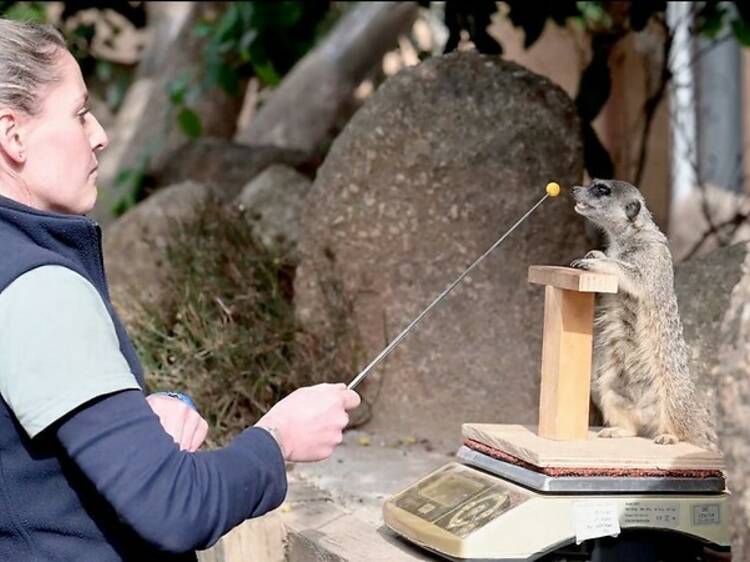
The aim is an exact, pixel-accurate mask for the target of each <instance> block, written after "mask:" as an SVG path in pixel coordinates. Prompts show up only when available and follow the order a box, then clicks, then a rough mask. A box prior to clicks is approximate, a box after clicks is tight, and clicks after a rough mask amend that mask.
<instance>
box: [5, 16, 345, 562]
mask: <svg viewBox="0 0 750 562" xmlns="http://www.w3.org/2000/svg"><path fill="white" fill-rule="evenodd" d="M86 101H87V92H86V86H85V83H84V81H83V78H82V76H81V71H80V69H79V67H78V64H77V63H76V61H75V59H74V58H73V57H72V56H71V55H70V53H69V52H68V51H67V50H66V48H65V45H64V42H63V40H62V38H61V36H60V35H59V33H57V32H56V31H55V30H54V29H52V28H49V27H45V26H39V25H34V24H23V23H18V22H11V21H7V20H2V19H0V244H1V246H0V247H1V248H2V250H1V251H0V396H1V397H2V400H0V560H13V561H16V560H19V561H20V560H71V561H72V560H75V561H79V560H96V561H97V562H107V561H114V560H138V561H141V560H149V561H150V560H177V559H180V560H183V559H188V560H191V559H195V554H194V550H195V549H198V548H205V547H207V546H209V545H211V544H213V543H214V542H215V541H216V540H218V538H219V537H221V536H222V535H223V534H224V533H225V532H227V531H228V530H229V529H231V528H232V527H234V526H235V525H237V524H239V523H240V522H242V521H243V520H244V519H246V518H248V517H252V516H257V515H260V514H262V513H265V512H266V511H268V510H270V509H273V508H275V507H276V506H278V505H279V504H280V503H281V501H282V500H283V498H284V496H285V494H286V476H285V470H284V460H288V461H313V460H321V459H324V458H327V457H328V456H330V454H331V453H332V452H333V450H334V448H335V446H336V445H337V444H338V443H339V442H340V441H341V432H342V430H343V428H344V427H345V425H346V424H347V422H348V416H347V414H346V411H347V410H350V409H352V408H354V407H356V406H357V405H358V403H359V397H358V396H357V395H356V394H355V393H354V392H352V391H349V390H346V389H345V387H344V385H328V384H324V385H317V386H314V387H308V388H303V389H299V390H297V391H295V392H294V393H292V394H290V395H289V396H288V397H286V398H285V399H284V400H282V401H280V402H279V403H278V404H276V405H275V406H274V407H273V408H272V409H271V410H270V411H269V412H268V413H267V414H266V415H265V416H264V417H263V418H262V419H261V420H260V421H259V422H258V424H257V425H256V426H255V427H251V428H248V429H246V430H245V431H243V432H242V433H241V434H240V435H238V436H237V437H236V438H235V439H234V440H233V441H232V442H231V443H230V444H229V445H228V446H227V447H225V448H224V449H220V450H217V451H210V452H193V451H195V449H197V447H198V446H199V445H200V442H201V441H202V439H203V437H205V422H203V420H202V419H201V418H200V416H198V415H197V413H195V412H194V411H193V410H192V409H191V408H189V407H188V406H186V405H185V404H184V403H183V402H182V401H180V400H179V399H175V398H172V397H170V396H164V395H160V396H152V397H149V398H148V399H147V398H146V397H145V396H144V394H143V392H142V390H141V389H142V388H143V387H144V382H143V374H142V370H141V367H140V365H139V362H138V358H137V357H136V354H135V351H134V350H133V346H132V345H131V343H130V341H129V340H128V337H127V334H126V333H125V330H124V328H123V326H122V325H121V323H120V322H119V320H118V318H117V315H116V314H115V312H114V310H113V309H112V305H111V302H110V300H109V295H108V291H107V286H106V280H105V277H104V270H103V267H102V259H101V243H100V231H99V228H98V226H97V225H96V223H94V222H93V221H91V220H90V219H88V218H86V217H85V216H84V215H85V213H87V212H89V211H90V210H91V209H92V208H93V206H94V203H95V201H96V192H97V191H96V184H95V182H96V176H97V161H96V153H97V152H98V151H100V150H102V149H104V148H106V146H107V136H106V134H105V132H104V130H103V129H102V127H101V126H100V125H99V123H98V122H97V120H96V118H95V117H94V116H93V115H92V114H91V112H90V111H89V110H88V107H87V105H86ZM160 419H161V420H162V423H163V425H162V424H160Z"/></svg>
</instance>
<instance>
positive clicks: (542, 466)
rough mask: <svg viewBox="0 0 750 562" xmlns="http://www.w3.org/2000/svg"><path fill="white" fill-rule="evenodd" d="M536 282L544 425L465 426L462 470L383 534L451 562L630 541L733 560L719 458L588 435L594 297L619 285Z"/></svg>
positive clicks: (400, 499)
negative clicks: (647, 538) (656, 539)
mask: <svg viewBox="0 0 750 562" xmlns="http://www.w3.org/2000/svg"><path fill="white" fill-rule="evenodd" d="M529 281H530V282H532V283H537V284H542V285H545V312H544V335H543V345H542V369H541V371H542V379H541V390H540V402H539V404H540V405H539V425H538V426H535V427H526V426H520V425H496V424H464V426H463V428H462V434H463V440H464V443H463V445H462V446H461V448H460V449H459V451H458V453H457V461H455V462H450V463H448V464H447V465H445V466H443V467H442V468H440V469H438V470H436V471H434V472H432V473H431V474H428V475H427V476H425V477H424V478H422V479H421V480H419V481H418V482H416V483H415V484H413V485H411V486H409V487H408V488H407V489H405V490H403V491H402V492H400V493H398V494H396V495H395V496H393V497H391V498H390V499H388V500H387V501H386V502H385V505H384V507H383V516H384V520H385V523H386V525H387V526H388V528H390V529H391V530H392V531H394V532H395V533H397V534H398V535H401V536H402V537H404V538H406V539H407V540H409V541H411V542H413V543H415V544H417V545H419V546H421V547H423V548H425V549H428V550H429V551H432V552H434V553H437V554H438V555H440V556H441V557H443V558H447V559H450V560H471V561H490V560H492V561H501V560H502V561H510V560H517V561H521V560H523V561H529V560H537V559H538V558H541V557H542V556H544V555H545V554H548V553H551V552H554V551H555V550H557V549H558V548H560V547H562V546H565V545H570V544H579V543H583V542H584V541H589V540H593V539H598V538H602V537H610V536H614V537H620V539H618V540H624V537H626V536H627V534H628V532H629V531H631V530H635V529H641V530H645V529H651V530H661V531H668V532H671V533H679V534H682V535H683V536H688V537H691V538H692V539H694V540H695V541H696V542H701V543H704V544H705V545H709V546H710V547H711V548H713V549H714V550H716V551H724V552H728V550H729V548H730V537H729V525H728V504H727V496H728V492H727V491H726V487H725V479H724V464H723V460H722V458H721V456H720V455H719V454H718V453H714V452H711V451H707V450H704V449H701V448H699V447H696V446H694V445H692V444H689V443H677V444H674V445H657V444H656V443H654V442H653V440H651V439H646V438H640V437H632V438H619V439H617V438H616V439H605V438H599V437H597V435H596V432H594V431H590V430H589V427H588V417H589V400H590V381H591V353H592V333H593V311H594V295H595V293H615V292H617V279H616V278H615V277H613V276H610V275H603V274H597V273H591V272H587V271H581V270H578V269H572V268H566V267H551V266H532V267H531V268H530V269H529ZM671 536H674V535H671ZM602 559H606V560H609V559H610V558H602ZM630 559H631V560H641V558H638V557H636V558H630ZM618 560H619V559H618Z"/></svg>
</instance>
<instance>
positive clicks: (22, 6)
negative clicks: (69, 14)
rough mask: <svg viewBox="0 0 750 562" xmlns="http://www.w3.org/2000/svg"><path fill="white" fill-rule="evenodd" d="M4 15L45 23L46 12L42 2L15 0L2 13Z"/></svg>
mask: <svg viewBox="0 0 750 562" xmlns="http://www.w3.org/2000/svg"><path fill="white" fill-rule="evenodd" d="M4 16H5V17H7V18H9V19H12V20H18V21H32V22H35V23H46V22H47V13H46V12H45V9H44V3H43V2H15V3H11V5H10V7H9V8H8V10H7V11H6V12H5V14H4Z"/></svg>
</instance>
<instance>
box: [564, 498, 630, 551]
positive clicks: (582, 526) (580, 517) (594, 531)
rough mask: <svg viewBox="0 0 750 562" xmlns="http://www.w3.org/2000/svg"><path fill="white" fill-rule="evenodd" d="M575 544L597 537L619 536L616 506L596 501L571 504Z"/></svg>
mask: <svg viewBox="0 0 750 562" xmlns="http://www.w3.org/2000/svg"><path fill="white" fill-rule="evenodd" d="M573 519H574V521H575V528H576V544H581V543H582V542H583V541H585V540H588V539H595V538H598V537H616V536H617V535H619V534H620V520H619V516H618V511H617V505H616V504H613V503H605V502H597V501H577V502H574V503H573Z"/></svg>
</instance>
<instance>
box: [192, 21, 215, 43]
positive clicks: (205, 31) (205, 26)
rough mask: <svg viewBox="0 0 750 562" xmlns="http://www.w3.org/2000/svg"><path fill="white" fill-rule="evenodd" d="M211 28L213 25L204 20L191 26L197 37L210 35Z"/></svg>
mask: <svg viewBox="0 0 750 562" xmlns="http://www.w3.org/2000/svg"><path fill="white" fill-rule="evenodd" d="M213 30H214V26H213V25H212V24H211V23H210V22H208V21H205V20H201V21H199V22H196V24H195V25H194V26H193V33H194V34H195V36H196V37H197V38H199V39H205V38H206V37H208V36H209V35H211V32H212V31H213Z"/></svg>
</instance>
